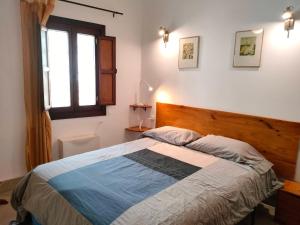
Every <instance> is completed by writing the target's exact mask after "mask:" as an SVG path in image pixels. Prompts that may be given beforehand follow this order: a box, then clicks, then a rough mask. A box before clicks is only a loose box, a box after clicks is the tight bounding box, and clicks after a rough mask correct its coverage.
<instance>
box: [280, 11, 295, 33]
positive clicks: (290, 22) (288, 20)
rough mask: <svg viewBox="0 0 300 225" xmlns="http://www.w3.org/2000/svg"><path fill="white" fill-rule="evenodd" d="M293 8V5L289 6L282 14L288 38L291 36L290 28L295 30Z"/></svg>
mask: <svg viewBox="0 0 300 225" xmlns="http://www.w3.org/2000/svg"><path fill="white" fill-rule="evenodd" d="M293 9H294V7H293V6H288V7H287V8H286V9H285V11H284V12H283V14H282V19H283V20H284V30H286V31H287V33H288V34H287V37H288V38H289V37H290V30H293V29H294V26H295V18H294V13H293Z"/></svg>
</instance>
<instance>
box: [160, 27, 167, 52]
mask: <svg viewBox="0 0 300 225" xmlns="http://www.w3.org/2000/svg"><path fill="white" fill-rule="evenodd" d="M158 34H159V36H161V37H162V38H163V41H164V43H165V47H167V43H168V41H169V31H168V30H167V28H165V27H163V26H161V27H160V28H159V32H158Z"/></svg>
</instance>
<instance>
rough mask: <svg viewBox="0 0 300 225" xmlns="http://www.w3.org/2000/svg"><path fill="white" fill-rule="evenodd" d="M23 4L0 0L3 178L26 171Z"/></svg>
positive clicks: (0, 171)
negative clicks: (22, 43)
mask: <svg viewBox="0 0 300 225" xmlns="http://www.w3.org/2000/svg"><path fill="white" fill-rule="evenodd" d="M20 23H21V22H20V7H19V1H17V0H13V1H12V0H2V1H0V29H1V31H0V181H1V180H6V179H9V178H13V177H19V176H21V175H23V174H24V171H25V155H24V143H25V116H24V113H25V107H24V100H23V98H24V97H23V96H24V95H23V75H22V57H21V49H22V45H21V25H20Z"/></svg>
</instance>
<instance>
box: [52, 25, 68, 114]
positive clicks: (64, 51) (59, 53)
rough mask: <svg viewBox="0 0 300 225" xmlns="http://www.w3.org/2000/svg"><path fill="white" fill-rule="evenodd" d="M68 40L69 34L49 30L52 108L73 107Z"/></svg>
mask: <svg viewBox="0 0 300 225" xmlns="http://www.w3.org/2000/svg"><path fill="white" fill-rule="evenodd" d="M68 40H69V34H68V32H66V31H58V30H48V57H49V67H50V72H49V76H50V85H51V87H50V96H51V105H52V108H58V107H69V106H71V96H70V62H69V41H68Z"/></svg>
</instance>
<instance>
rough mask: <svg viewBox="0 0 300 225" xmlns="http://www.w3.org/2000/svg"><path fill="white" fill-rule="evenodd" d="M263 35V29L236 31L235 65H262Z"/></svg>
mask: <svg viewBox="0 0 300 225" xmlns="http://www.w3.org/2000/svg"><path fill="white" fill-rule="evenodd" d="M263 36H264V31H263V29H260V30H248V31H238V32H236V34H235V48H234V57H233V66H234V67H260V60H261V51H262V45H263Z"/></svg>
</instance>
